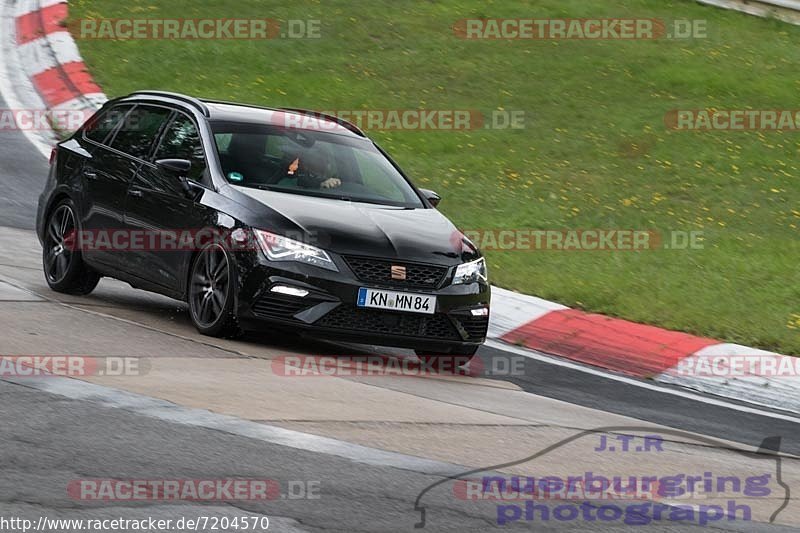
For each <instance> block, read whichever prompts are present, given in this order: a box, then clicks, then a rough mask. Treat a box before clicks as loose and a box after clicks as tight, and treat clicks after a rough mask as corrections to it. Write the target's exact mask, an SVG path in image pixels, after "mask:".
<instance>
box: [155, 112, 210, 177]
mask: <svg viewBox="0 0 800 533" xmlns="http://www.w3.org/2000/svg"><path fill="white" fill-rule="evenodd" d="M156 159H188V160H189V161H191V162H192V169H191V170H190V171H189V175H188V176H187V177H188V178H189V179H192V180H195V181H202V178H203V177H204V175H205V171H206V158H205V154H204V152H203V141H202V140H201V138H200V133H199V132H198V131H197V126H195V125H194V122H193V121H192V119H190V118H189V117H187V116H185V115H183V114H180V115H178V116H177V117H176V118H175V120H173V121H172V122H171V123H170V125H169V126H167V130H166V132H165V133H164V140H163V141H161V146H159V147H158V150H157V151H156Z"/></svg>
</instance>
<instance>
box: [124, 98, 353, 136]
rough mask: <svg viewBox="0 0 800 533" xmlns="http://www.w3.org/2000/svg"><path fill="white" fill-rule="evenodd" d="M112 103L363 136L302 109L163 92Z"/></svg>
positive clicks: (341, 121) (335, 119)
mask: <svg viewBox="0 0 800 533" xmlns="http://www.w3.org/2000/svg"><path fill="white" fill-rule="evenodd" d="M115 101H120V102H123V101H124V102H135V101H141V102H145V101H146V102H161V103H170V104H173V105H175V104H177V105H179V106H181V107H184V108H194V109H195V110H196V111H199V112H200V113H201V114H202V115H203V116H205V117H206V119H208V120H210V121H220V122H239V123H246V124H268V125H272V126H279V127H285V128H292V129H302V130H311V131H323V132H326V133H335V134H339V135H347V136H351V137H361V138H365V137H366V135H364V132H362V131H361V130H360V129H359V128H358V127H357V126H355V125H354V124H352V123H350V122H347V121H346V120H344V119H341V118H338V117H336V116H333V115H328V114H325V113H322V112H319V111H310V110H306V109H295V108H269V107H263V106H257V105H250V104H242V103H237V102H225V101H221V100H211V99H199V98H193V97H191V96H186V95H183V94H178V93H170V92H164V91H137V92H134V93H131V94H129V95H128V96H125V97H123V98H119V99H117V100H115Z"/></svg>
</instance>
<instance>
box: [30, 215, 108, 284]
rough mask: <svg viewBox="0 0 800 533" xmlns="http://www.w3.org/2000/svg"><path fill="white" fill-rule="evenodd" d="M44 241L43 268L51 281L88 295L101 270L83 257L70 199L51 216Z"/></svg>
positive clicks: (46, 277) (48, 281)
mask: <svg viewBox="0 0 800 533" xmlns="http://www.w3.org/2000/svg"><path fill="white" fill-rule="evenodd" d="M44 232H45V234H44V239H43V244H42V268H43V270H44V277H45V280H47V284H48V285H49V286H50V288H51V289H53V290H54V291H56V292H61V293H64V294H73V295H77V296H84V295H86V294H89V293H90V292H92V291H93V290H94V289H95V287H97V284H98V283H99V282H100V277H101V276H100V274H98V273H97V272H95V271H94V270H92V269H91V268H90V267H89V266H88V265H87V264H86V263H84V261H83V256H82V255H81V251H80V246H79V243H78V240H77V236H78V217H77V216H76V210H75V204H73V203H72V200H69V199H66V200H63V201H61V202H60V203H59V204H57V205H56V207H55V208H53V210H52V211H51V213H50V216H48V217H47V222H46V224H45V228H44Z"/></svg>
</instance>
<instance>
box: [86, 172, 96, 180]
mask: <svg viewBox="0 0 800 533" xmlns="http://www.w3.org/2000/svg"><path fill="white" fill-rule="evenodd" d="M83 175H84V176H86V177H87V178H88V179H90V180H96V179H97V172H95V171H94V170H86V172H84V173H83Z"/></svg>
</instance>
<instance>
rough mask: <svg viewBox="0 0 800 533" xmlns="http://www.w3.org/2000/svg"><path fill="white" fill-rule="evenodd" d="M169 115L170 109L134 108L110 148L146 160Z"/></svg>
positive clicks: (142, 106) (141, 106) (143, 106)
mask: <svg viewBox="0 0 800 533" xmlns="http://www.w3.org/2000/svg"><path fill="white" fill-rule="evenodd" d="M171 113H172V111H171V110H170V109H167V108H164V107H154V106H145V105H139V106H136V108H135V109H134V110H133V111H131V112H130V113H128V115H127V116H126V117H125V120H124V121H123V122H122V126H121V127H120V129H119V130H118V131H117V134H116V135H115V136H114V140H113V141H112V142H111V147H112V148H114V149H116V150H119V151H120V152H125V153H126V154H128V155H132V156H133V157H138V158H139V159H145V158H147V156H148V155H149V154H150V150H151V148H152V146H153V143H154V142H155V139H156V136H157V135H158V132H159V131H161V127H162V126H163V125H164V122H166V120H167V118H168V117H169V116H170V114H171Z"/></svg>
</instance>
